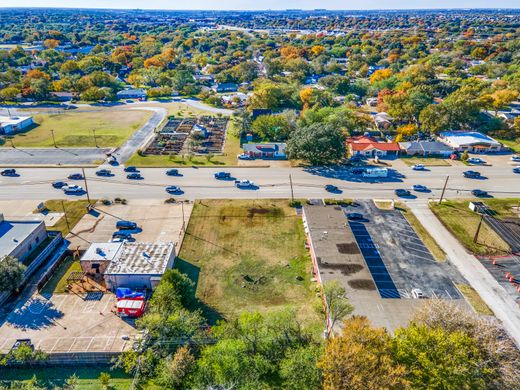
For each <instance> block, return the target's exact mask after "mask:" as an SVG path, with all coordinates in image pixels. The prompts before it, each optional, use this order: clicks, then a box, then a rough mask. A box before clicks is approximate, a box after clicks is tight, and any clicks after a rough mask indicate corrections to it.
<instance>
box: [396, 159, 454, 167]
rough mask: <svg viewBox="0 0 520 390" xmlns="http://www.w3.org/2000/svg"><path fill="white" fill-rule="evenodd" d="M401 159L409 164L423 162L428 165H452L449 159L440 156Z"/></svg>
mask: <svg viewBox="0 0 520 390" xmlns="http://www.w3.org/2000/svg"><path fill="white" fill-rule="evenodd" d="M401 160H402V161H403V162H404V163H405V164H406V165H408V166H412V165H415V164H422V165H425V166H427V167H438V166H449V165H451V164H450V162H449V160H448V159H446V158H438V157H401Z"/></svg>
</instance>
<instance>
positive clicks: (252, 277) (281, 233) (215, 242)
mask: <svg viewBox="0 0 520 390" xmlns="http://www.w3.org/2000/svg"><path fill="white" fill-rule="evenodd" d="M304 243H305V234H304V230H303V224H302V220H301V218H300V216H298V215H297V214H296V212H295V210H294V209H293V208H290V207H289V206H288V202H287V201H286V200H262V201H254V200H240V201H225V200H215V201H206V200H205V201H199V202H197V203H196V204H195V207H194V209H193V212H192V215H191V218H190V222H189V225H188V230H187V233H186V236H185V238H184V244H183V246H182V248H181V252H180V255H179V257H180V259H177V263H176V264H177V267H178V268H179V269H180V270H181V271H183V272H186V273H188V274H189V275H190V276H191V277H192V278H193V279H194V280H195V281H197V283H198V284H197V297H198V298H199V299H200V301H201V304H202V305H203V306H204V307H203V309H205V312H206V314H207V316H208V317H209V319H210V321H214V320H216V319H218V318H221V317H224V318H233V317H234V316H236V315H237V314H238V313H239V312H241V311H244V310H261V311H262V310H269V309H273V308H280V307H286V306H290V307H293V308H295V309H296V310H297V312H298V315H299V316H300V317H301V318H302V319H305V321H307V322H309V323H312V324H313V325H317V326H319V325H320V324H321V321H320V318H319V315H318V314H317V312H316V310H315V307H316V306H317V305H316V304H317V301H318V299H317V298H316V297H315V293H314V291H313V286H312V285H311V281H310V275H311V261H310V256H309V253H308V251H307V250H306V249H305V246H304Z"/></svg>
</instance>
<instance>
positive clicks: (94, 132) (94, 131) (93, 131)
mask: <svg viewBox="0 0 520 390" xmlns="http://www.w3.org/2000/svg"><path fill="white" fill-rule="evenodd" d="M92 134H94V144H95V145H96V148H99V146H98V143H97V138H96V130H92Z"/></svg>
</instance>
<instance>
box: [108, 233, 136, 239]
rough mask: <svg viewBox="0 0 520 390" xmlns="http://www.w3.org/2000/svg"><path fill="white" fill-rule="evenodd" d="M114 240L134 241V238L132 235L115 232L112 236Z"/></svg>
mask: <svg viewBox="0 0 520 390" xmlns="http://www.w3.org/2000/svg"><path fill="white" fill-rule="evenodd" d="M114 239H121V240H132V239H133V237H132V234H130V233H128V232H124V231H118V232H114V233H113V234H112V240H114Z"/></svg>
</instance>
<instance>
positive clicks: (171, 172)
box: [166, 169, 182, 176]
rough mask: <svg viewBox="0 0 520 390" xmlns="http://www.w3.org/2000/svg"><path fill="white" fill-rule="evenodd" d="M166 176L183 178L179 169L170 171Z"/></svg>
mask: <svg viewBox="0 0 520 390" xmlns="http://www.w3.org/2000/svg"><path fill="white" fill-rule="evenodd" d="M166 175H167V176H182V175H181V174H180V173H179V170H178V169H168V170H167V171H166Z"/></svg>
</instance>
